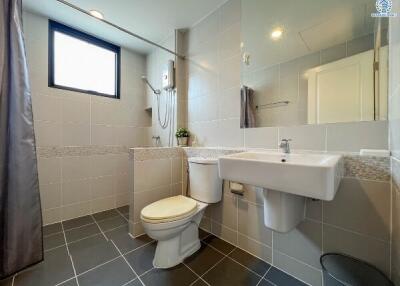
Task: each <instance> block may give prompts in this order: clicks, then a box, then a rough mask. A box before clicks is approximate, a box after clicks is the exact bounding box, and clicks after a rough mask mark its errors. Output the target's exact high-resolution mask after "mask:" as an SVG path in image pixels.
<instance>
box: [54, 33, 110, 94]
mask: <svg viewBox="0 0 400 286" xmlns="http://www.w3.org/2000/svg"><path fill="white" fill-rule="evenodd" d="M116 64H117V61H116V53H115V52H113V51H110V50H107V49H104V48H101V47H99V46H96V45H93V44H90V43H88V42H86V41H82V40H80V39H77V38H74V37H71V36H68V35H66V34H63V33H60V32H58V31H55V32H54V84H55V85H59V86H64V87H70V88H76V89H81V90H84V91H94V92H98V93H102V94H106V95H113V96H115V94H116V74H117V72H116V68H117V67H116Z"/></svg>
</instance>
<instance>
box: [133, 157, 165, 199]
mask: <svg viewBox="0 0 400 286" xmlns="http://www.w3.org/2000/svg"><path fill="white" fill-rule="evenodd" d="M134 176H135V181H134V184H135V192H143V191H146V190H151V189H154V188H157V187H161V186H166V185H170V184H171V160H170V159H163V160H146V161H135V166H134ZM149 178H151V180H150V179H149Z"/></svg>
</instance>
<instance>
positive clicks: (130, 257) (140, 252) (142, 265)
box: [125, 242, 156, 275]
mask: <svg viewBox="0 0 400 286" xmlns="http://www.w3.org/2000/svg"><path fill="white" fill-rule="evenodd" d="M155 251H156V242H154V243H151V244H149V245H146V246H143V247H141V248H139V249H137V250H135V251H132V252H130V253H128V254H126V255H125V258H126V260H127V261H128V262H129V264H130V265H131V266H132V268H133V270H135V272H136V274H137V275H142V274H143V273H144V272H146V271H147V270H150V269H151V268H153V259H154V253H155Z"/></svg>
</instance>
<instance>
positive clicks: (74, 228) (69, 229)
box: [61, 222, 95, 231]
mask: <svg viewBox="0 0 400 286" xmlns="http://www.w3.org/2000/svg"><path fill="white" fill-rule="evenodd" d="M61 224H62V223H61ZM91 224H95V222H91V223H87V224H84V225H81V226H77V227H73V228H68V229H65V230H64V231H71V230H76V229H79V228H83V227H85V226H89V225H91Z"/></svg>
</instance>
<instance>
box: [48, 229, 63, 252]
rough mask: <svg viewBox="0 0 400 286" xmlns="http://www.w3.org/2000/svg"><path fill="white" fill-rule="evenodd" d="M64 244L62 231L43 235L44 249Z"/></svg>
mask: <svg viewBox="0 0 400 286" xmlns="http://www.w3.org/2000/svg"><path fill="white" fill-rule="evenodd" d="M64 244H65V239H64V233H63V232H60V233H56V234H52V235H49V236H45V237H43V247H44V250H49V249H52V248H56V247H59V246H61V245H64Z"/></svg>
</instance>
